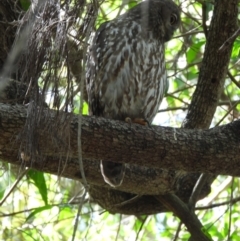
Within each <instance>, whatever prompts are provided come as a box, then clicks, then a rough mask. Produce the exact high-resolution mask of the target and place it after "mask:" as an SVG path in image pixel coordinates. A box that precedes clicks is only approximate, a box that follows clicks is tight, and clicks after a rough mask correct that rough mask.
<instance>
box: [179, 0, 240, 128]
mask: <svg viewBox="0 0 240 241" xmlns="http://www.w3.org/2000/svg"><path fill="white" fill-rule="evenodd" d="M237 19H238V1H237V0H231V1H229V0H221V1H215V6H214V14H213V17H212V21H211V25H210V28H209V31H208V36H207V43H206V47H205V52H204V56H203V60H202V66H201V70H200V73H199V79H198V84H197V88H196V90H195V92H194V94H193V98H192V101H191V104H190V106H189V109H188V114H187V117H186V119H185V123H184V127H186V128H201V129H207V128H209V126H210V124H211V121H212V118H213V115H214V113H215V110H216V108H217V105H218V101H219V97H220V94H221V93H222V90H223V86H224V82H225V78H226V74H227V70H228V64H229V60H230V56H231V51H232V46H233V41H232V42H231V43H229V45H228V46H227V48H226V49H224V51H219V49H220V48H221V46H222V45H223V43H224V42H225V41H226V40H227V39H229V38H230V37H232V35H233V34H234V33H235V31H236V30H237Z"/></svg>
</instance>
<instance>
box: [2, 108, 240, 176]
mask: <svg viewBox="0 0 240 241" xmlns="http://www.w3.org/2000/svg"><path fill="white" fill-rule="evenodd" d="M38 118H39V119H38ZM36 119H38V127H37V129H36V130H35V132H34V133H35V135H37V137H38V138H37V139H38V143H37V147H36V154H35V155H34V156H32V164H31V166H34V165H35V164H34V163H38V157H41V158H40V159H42V157H51V159H54V158H56V159H58V160H59V159H60V160H66V158H67V157H68V158H73V159H74V158H77V128H78V126H77V117H76V116H74V115H72V114H65V113H61V114H60V113H58V112H56V111H51V110H46V111H41V112H40V115H39V116H38V117H36ZM67 120H69V123H70V124H69V126H68V125H67V124H66V121H67ZM28 121H29V118H28V119H27V109H26V108H25V107H23V106H18V105H15V106H12V105H7V104H0V125H1V129H0V136H1V139H0V151H1V159H2V160H10V159H11V160H12V161H13V160H15V161H16V157H17V154H18V150H19V146H20V142H26V143H27V141H28V140H27V136H24V135H21V136H19V133H21V132H22V131H23V130H24V125H25V122H26V126H25V128H28V127H29V126H28ZM50 129H51V130H52V131H53V134H52V136H49V130H50ZM54 130H56V132H55V133H54ZM19 138H20V139H19ZM28 144H29V143H28ZM30 144H33V143H30ZM82 144H83V147H82V153H83V158H84V160H85V162H87V161H88V160H100V159H106V160H114V161H116V162H126V163H129V164H137V165H139V166H147V167H154V168H166V169H175V170H184V171H187V172H198V171H199V172H208V173H213V174H225V175H234V176H239V175H240V170H239V168H238V167H239V165H240V160H239V155H240V145H239V144H240V121H236V122H233V123H231V124H228V125H225V126H220V127H217V128H213V129H210V130H204V131H202V130H188V129H178V128H169V127H152V128H149V127H142V126H140V125H135V124H133V125H131V126H130V125H129V124H127V123H123V122H120V121H113V120H107V119H103V118H95V117H84V118H83V124H82ZM23 151H24V152H25V153H27V152H28V150H26V149H25V150H23ZM31 155H33V154H32V152H31ZM71 164H72V165H74V168H75V174H76V172H77V170H78V166H77V165H76V163H75V164H74V163H71ZM58 168H59V167H58V166H56V172H59V169H58ZM72 174H73V176H74V175H75V174H74V173H72ZM62 175H64V172H63V174H62ZM129 175H131V173H129Z"/></svg>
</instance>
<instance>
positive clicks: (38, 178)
mask: <svg viewBox="0 0 240 241" xmlns="http://www.w3.org/2000/svg"><path fill="white" fill-rule="evenodd" d="M28 177H29V178H30V179H32V180H33V182H34V185H35V186H36V187H37V188H38V190H39V193H40V194H41V196H42V199H43V201H44V203H45V205H47V204H48V192H47V185H46V181H45V178H44V174H43V172H38V171H34V170H29V172H28Z"/></svg>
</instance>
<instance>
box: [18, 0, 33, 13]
mask: <svg viewBox="0 0 240 241" xmlns="http://www.w3.org/2000/svg"><path fill="white" fill-rule="evenodd" d="M20 5H21V7H22V9H23V10H24V11H27V10H28V9H29V7H30V5H31V1H30V0H20Z"/></svg>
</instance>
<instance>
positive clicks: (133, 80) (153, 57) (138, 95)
mask: <svg viewBox="0 0 240 241" xmlns="http://www.w3.org/2000/svg"><path fill="white" fill-rule="evenodd" d="M179 24H180V13H179V9H178V7H177V6H176V5H175V3H173V2H172V1H171V0H148V1H145V2H142V3H140V4H138V5H137V6H135V7H134V8H132V9H131V10H129V11H128V12H126V13H125V14H123V15H120V16H119V17H117V18H115V19H113V20H112V21H109V22H106V23H104V24H102V25H101V26H100V27H99V29H98V30H97V32H96V34H95V37H94V39H93V42H92V45H91V47H90V51H89V52H90V53H89V57H88V63H87V77H86V79H87V83H86V87H87V92H88V103H89V113H90V115H96V116H102V117H105V118H109V119H116V120H125V119H126V118H131V119H132V120H134V119H144V120H146V121H147V122H149V123H151V122H152V120H153V118H154V116H155V115H156V113H157V111H158V108H159V105H160V103H161V101H162V99H163V95H164V92H165V91H166V88H167V77H166V69H165V61H164V43H165V42H166V41H168V40H170V39H171V37H172V35H173V33H174V31H175V30H176V29H177V28H178V26H179ZM104 163H105V164H104ZM121 166H122V168H119V167H121ZM105 167H106V168H105ZM108 167H110V170H109V168H108ZM114 167H116V168H114ZM104 169H105V170H104ZM123 169H124V166H123V165H122V164H120V163H119V164H118V163H114V164H113V162H109V161H103V162H102V163H101V171H102V174H103V177H104V179H105V181H106V182H107V183H109V184H110V185H112V186H118V185H120V184H121V182H122V178H123V175H124V170H123ZM116 170H117V171H116ZM111 173H112V175H111ZM118 173H119V175H120V176H118ZM105 174H107V176H108V177H105ZM121 176H122V177H121Z"/></svg>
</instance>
